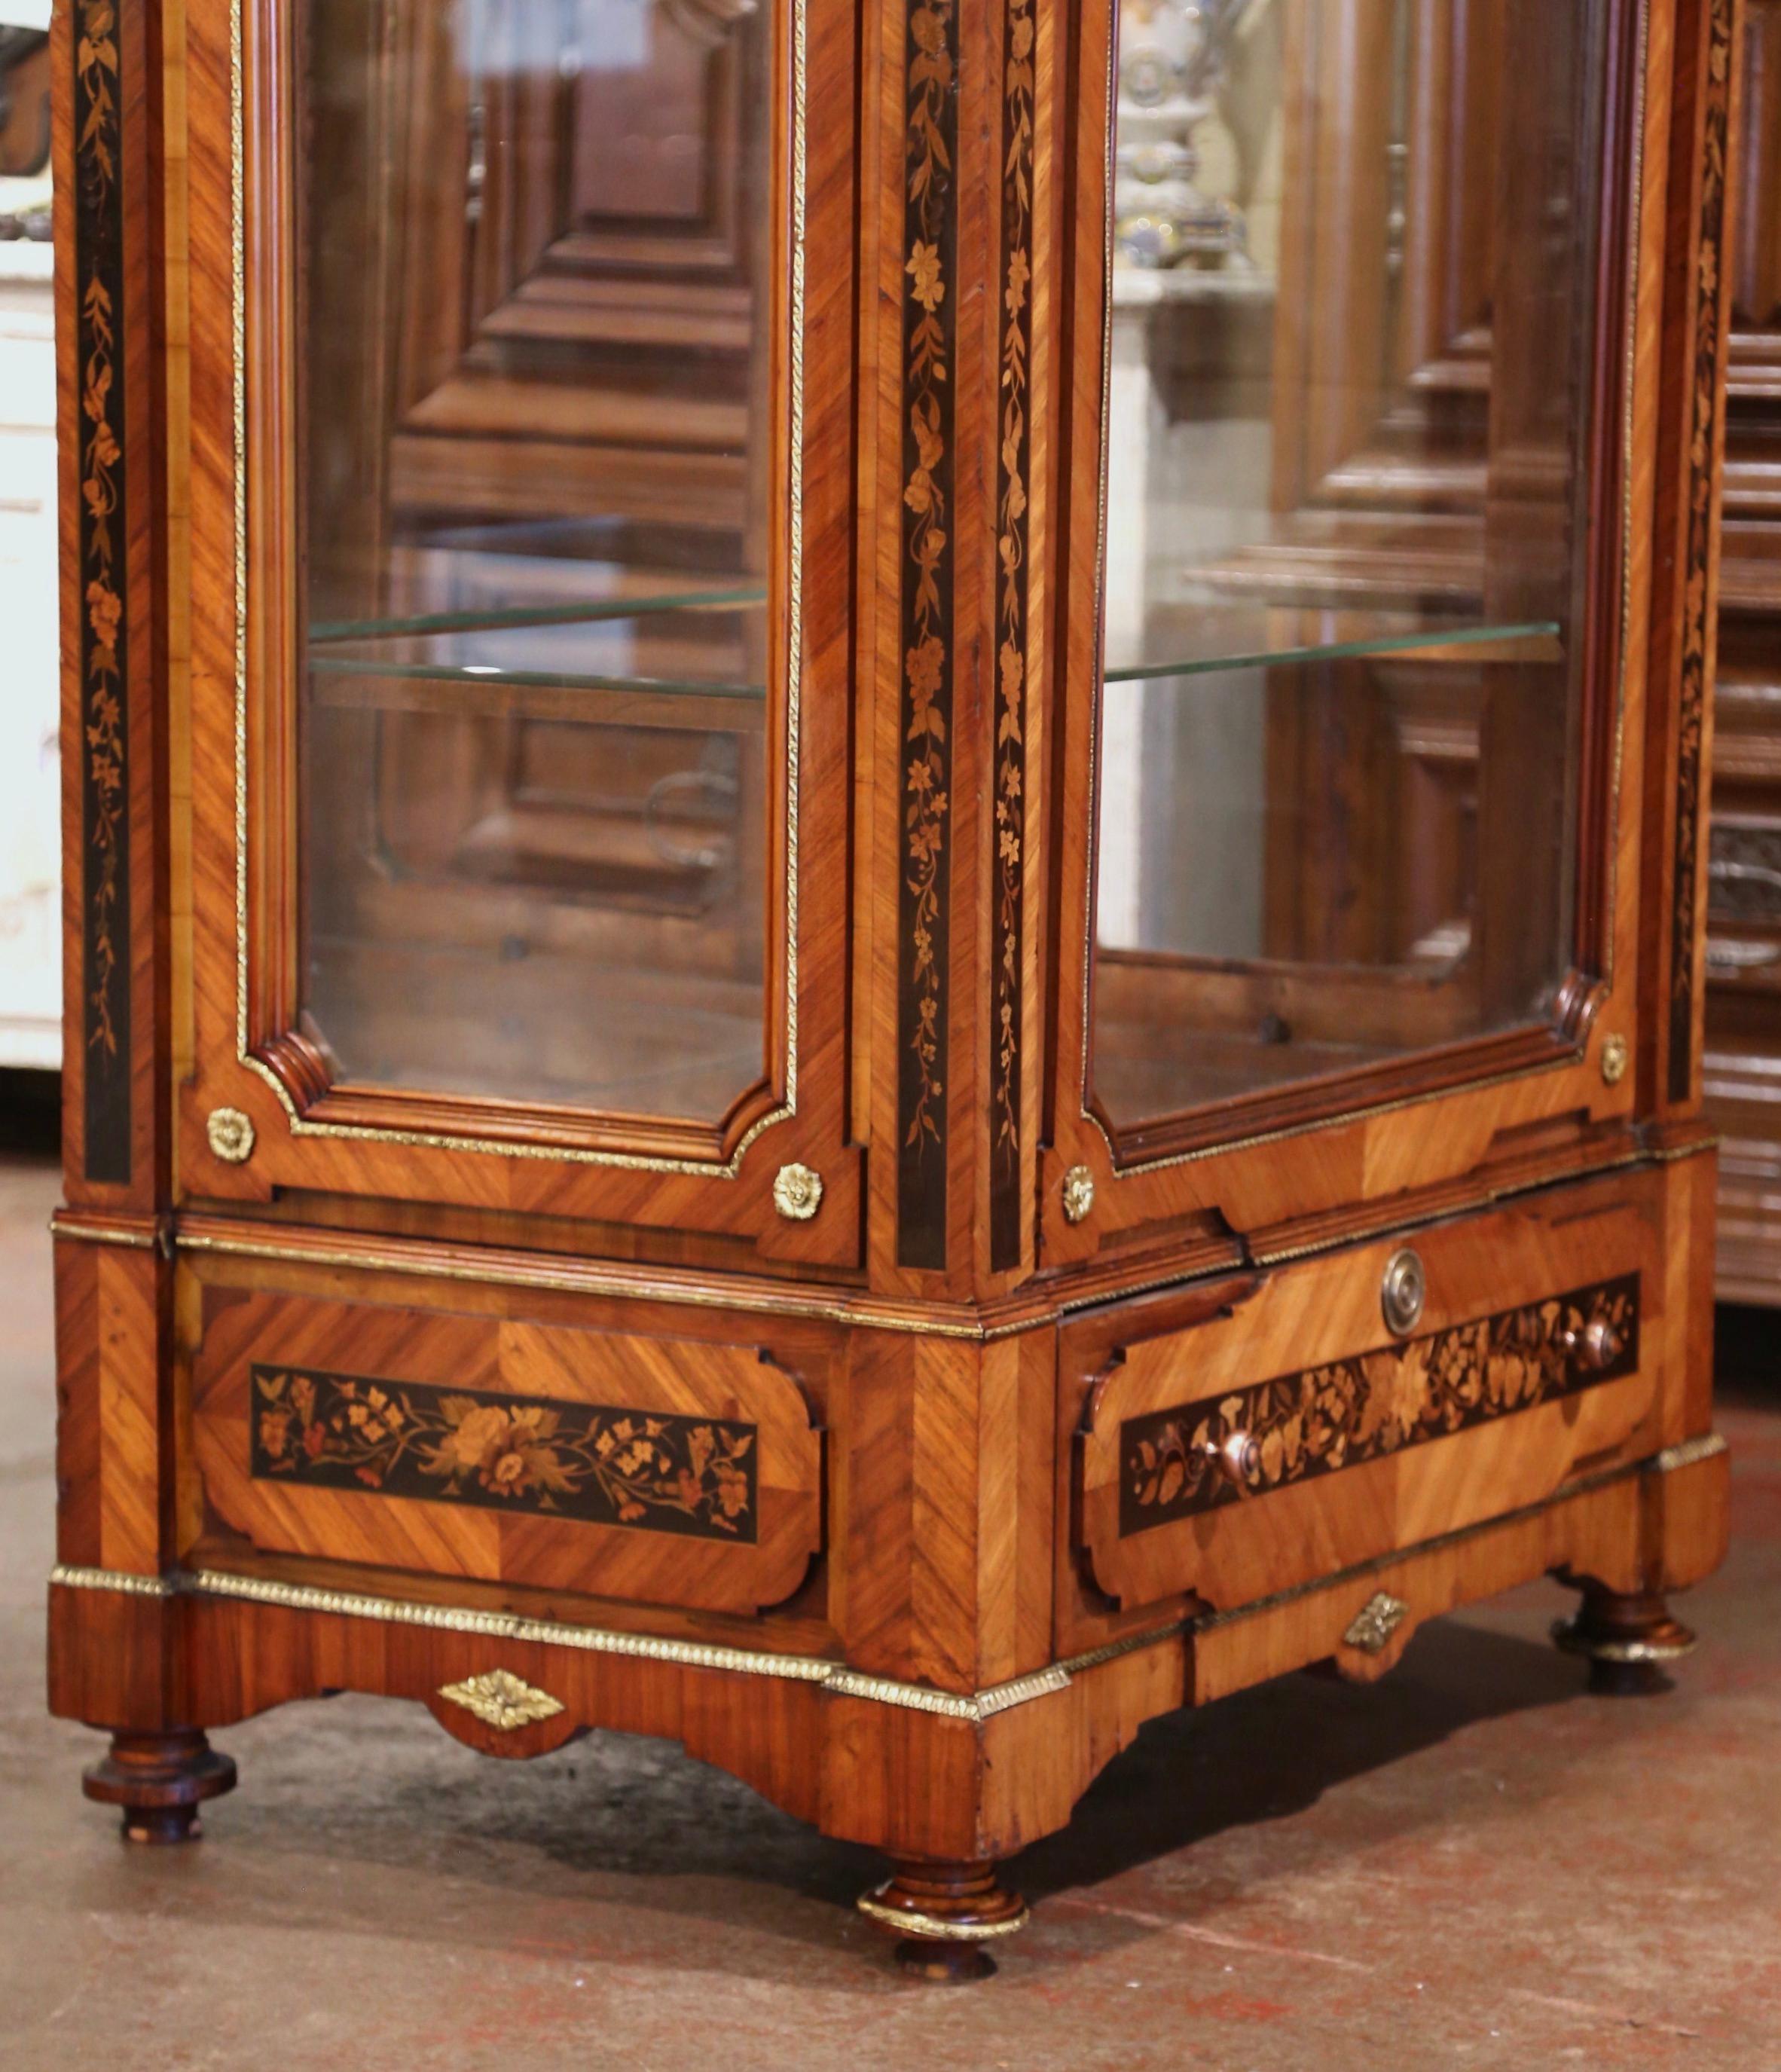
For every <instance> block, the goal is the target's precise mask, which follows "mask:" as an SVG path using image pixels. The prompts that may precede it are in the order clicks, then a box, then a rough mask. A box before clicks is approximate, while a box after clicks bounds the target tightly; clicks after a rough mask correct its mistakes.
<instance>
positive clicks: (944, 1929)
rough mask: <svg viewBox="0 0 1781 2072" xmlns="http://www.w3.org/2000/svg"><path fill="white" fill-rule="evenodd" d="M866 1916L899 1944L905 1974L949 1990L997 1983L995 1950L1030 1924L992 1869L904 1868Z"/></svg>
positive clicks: (868, 1903) (864, 1898) (867, 1901)
mask: <svg viewBox="0 0 1781 2072" xmlns="http://www.w3.org/2000/svg"><path fill="white" fill-rule="evenodd" d="M859 1909H860V1911H861V1913H862V1914H866V1915H868V1916H869V1917H870V1918H871V1919H872V1920H874V1921H876V1922H878V1923H879V1924H880V1925H881V1926H883V1927H886V1928H888V1929H890V1930H891V1931H892V1932H893V1933H894V1934H895V1935H896V1936H897V1937H898V1938H899V1940H898V1942H897V1962H898V1963H899V1964H901V1965H902V1967H903V1969H904V1970H905V1971H913V1972H914V1973H915V1975H916V1976H917V1977H918V1978H923V1979H933V1980H935V1981H936V1983H938V1984H945V1985H962V1984H965V1983H967V1982H968V1981H969V1980H970V1979H987V1978H989V1977H990V1976H991V1975H993V1972H994V1971H995V1968H996V1967H995V1963H994V1961H993V1959H992V1958H991V1956H990V1955H989V1947H988V1946H989V1945H990V1944H993V1942H996V1941H997V1939H998V1938H1001V1937H1002V1936H1004V1935H1012V1934H1014V1931H1015V1930H1016V1929H1018V1928H1023V1927H1025V1926H1026V1902H1025V1901H1023V1900H1022V1899H1021V1898H1019V1897H1018V1895H1017V1894H1015V1893H1011V1892H1004V1891H1003V1890H1002V1887H1001V1886H1000V1885H998V1884H997V1882H996V1867H995V1865H994V1864H915V1863H899V1864H898V1865H897V1874H896V1876H895V1877H893V1878H892V1879H891V1881H889V1883H888V1884H886V1885H880V1886H879V1887H878V1889H877V1890H876V1891H875V1892H869V1893H862V1895H861V1897H860V1901H859Z"/></svg>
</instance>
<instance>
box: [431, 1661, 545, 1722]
mask: <svg viewBox="0 0 1781 2072" xmlns="http://www.w3.org/2000/svg"><path fill="white" fill-rule="evenodd" d="M439 1696H441V1697H442V1698H448V1699H450V1701H451V1703H452V1704H454V1705H462V1706H463V1708H464V1710H465V1711H466V1712H474V1713H475V1715H476V1716H477V1718H478V1719H479V1720H481V1721H482V1722H483V1725H484V1726H487V1727H492V1728H494V1729H495V1730H496V1733H503V1734H510V1733H512V1732H513V1731H514V1729H516V1727H529V1726H532V1725H535V1724H536V1723H537V1721H538V1720H548V1719H551V1718H553V1717H554V1716H555V1715H556V1714H557V1713H558V1712H561V1710H562V1704H561V1700H558V1699H556V1698H553V1697H552V1696H551V1695H550V1693H549V1692H548V1691H539V1690H535V1689H534V1688H533V1686H532V1685H531V1684H529V1683H526V1682H525V1681H524V1679H522V1678H520V1677H518V1676H516V1675H514V1674H513V1672H512V1670H511V1669H491V1670H490V1671H488V1672H487V1675H482V1676H467V1677H466V1678H465V1679H464V1680H463V1683H445V1684H442V1685H441V1686H440V1688H439Z"/></svg>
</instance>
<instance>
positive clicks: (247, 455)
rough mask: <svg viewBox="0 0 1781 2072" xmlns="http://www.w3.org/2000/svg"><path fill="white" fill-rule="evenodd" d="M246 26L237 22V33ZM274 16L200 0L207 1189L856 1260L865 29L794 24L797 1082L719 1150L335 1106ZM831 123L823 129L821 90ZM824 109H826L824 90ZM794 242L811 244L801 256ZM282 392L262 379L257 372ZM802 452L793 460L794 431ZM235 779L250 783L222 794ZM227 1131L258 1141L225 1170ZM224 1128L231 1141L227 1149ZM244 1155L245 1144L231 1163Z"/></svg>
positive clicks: (691, 1134) (789, 472)
mask: <svg viewBox="0 0 1781 2072" xmlns="http://www.w3.org/2000/svg"><path fill="white" fill-rule="evenodd" d="M237 4H240V6H241V17H240V19H239V22H237V21H235V20H232V19H231V16H232V8H233V7H234V6H236V5H237ZM286 13H287V10H286V9H285V8H283V7H282V6H279V5H278V4H277V0H194V4H193V6H191V10H190V13H189V17H188V20H187V39H188V43H187V60H188V63H187V76H188V78H189V80H190V81H191V103H190V106H191V117H190V183H191V187H190V199H191V224H192V226H193V254H192V256H193V265H192V272H191V280H192V293H191V427H190V430H191V458H192V467H191V528H192V531H191V537H192V549H193V569H194V576H195V582H194V597H193V622H194V623H193V629H192V631H193V652H192V667H191V679H190V686H189V729H190V733H189V738H190V741H191V754H192V763H191V767H192V772H193V781H192V784H191V851H190V854H191V894H190V902H189V919H190V927H191V955H190V963H189V976H190V985H191V1003H192V1009H191V1075H190V1078H189V1079H188V1081H187V1084H186V1085H185V1086H184V1087H183V1088H182V1090H181V1100H180V1104H179V1115H180V1133H179V1136H180V1154H181V1162H182V1167H183V1173H184V1175H185V1182H186V1185H187V1187H188V1188H189V1190H191V1192H193V1193H195V1194H199V1195H202V1196H204V1197H207V1198H212V1197H213V1198H220V1199H253V1200H261V1201H264V1200H266V1199H267V1198H269V1197H270V1195H271V1194H272V1193H273V1192H274V1190H276V1189H290V1190H316V1191H319V1192H331V1193H341V1194H351V1195H380V1196H384V1197H388V1198H396V1199H410V1200H419V1201H431V1202H441V1203H461V1204H467V1205H468V1204H475V1205H476V1206H479V1207H497V1208H500V1209H503V1210H516V1211H528V1210H534V1211H549V1213H550V1214H552V1215H558V1216H570V1217H574V1216H585V1217H597V1218H598V1220H599V1221H601V1222H602V1223H641V1224H646V1225H668V1226H674V1227H681V1228H685V1229H689V1230H695V1231H696V1230H701V1229H702V1230H712V1231H726V1232H733V1233H736V1232H739V1233H745V1234H749V1235H753V1236H754V1237H755V1238H756V1239H757V1240H758V1241H759V1244H760V1247H761V1248H762V1249H763V1250H764V1251H767V1252H778V1253H783V1254H784V1255H785V1256H789V1257H792V1258H797V1259H804V1260H811V1261H812V1262H816V1261H825V1262H830V1263H833V1264H846V1263H849V1262H851V1261H852V1260H854V1259H855V1258H856V1257H857V1256H858V1250H859V1236H858V1222H859V1218H858V1153H857V1152H856V1151H855V1150H854V1149H853V1147H852V1146H851V1145H849V1142H848V1141H847V1134H846V1133H847V1096H846V1086H845V1059H846V1055H847V1042H846V1026H847V1020H846V1017H847V999H846V985H845V976H846V972H847V954H848V953H847V890H846V872H845V857H846V855H847V853H848V845H849V832H848V808H849V784H848V782H847V778H846V771H847V770H848V767H849V755H850V739H849V733H850V729H849V714H850V712H851V708H852V673H853V672H852V660H851V656H850V652H849V598H848V595H847V586H846V585H845V582H841V581H837V579H836V578H835V576H834V575H833V573H832V568H833V560H832V557H825V556H823V555H821V553H819V549H818V543H821V542H823V541H827V540H829V539H831V538H833V537H834V534H835V532H836V531H837V528H843V529H845V528H846V526H847V525H848V524H849V520H850V517H851V512H852V508H853V484H852V463H853V449H854V435H853V422H852V417H853V339H852V335H851V331H850V329H849V327H847V326H845V325H837V324H836V323H833V321H822V320H821V319H818V317H817V316H816V313H815V311H814V310H813V309H812V305H811V302H810V301H809V300H808V298H807V282H808V283H810V284H811V285H812V287H813V288H815V289H816V291H817V293H818V296H819V298H820V300H821V302H822V303H823V304H824V305H825V309H826V306H828V305H829V304H830V303H831V302H833V300H834V296H833V291H832V290H831V289H830V288H829V285H828V284H829V282H831V281H836V282H840V283H841V285H842V286H843V289H844V296H843V299H844V300H845V290H846V288H847V287H848V285H849V284H850V283H851V282H852V280H853V275H854V269H855V266H856V263H857V261H856V230H855V224H854V222H853V183H852V181H851V179H849V177H847V176H846V174H845V168H846V166H849V164H850V163H851V161H852V156H853V147H854V138H853V125H851V123H850V122H849V121H845V120H843V121H835V120H833V119H832V116H833V111H834V109H836V108H837V105H839V103H840V102H841V101H843V100H849V99H850V97H848V96H846V95H845V94H842V95H837V93H836V92H835V89H834V83H835V81H836V80H837V78H839V79H843V80H846V79H851V77H852V76H853V68H854V66H855V63H856V56H855V38H856V27H855V24H854V23H853V19H852V18H851V15H850V14H849V12H848V11H847V10H843V9H841V8H837V7H834V6H822V7H817V8H811V7H810V6H809V5H808V0H798V4H797V5H796V6H793V5H787V6H784V7H782V8H781V9H780V10H778V11H777V13H776V14H775V31H774V34H775V59H774V64H775V85H774V91H773V99H774V104H775V108H777V109H785V110H788V111H792V114H793V118H794V119H793V120H792V121H778V120H776V121H775V124H774V134H775V145H774V155H775V162H774V170H773V184H774V194H775V207H774V212H773V222H774V229H773V236H774V240H775V254H774V265H773V277H774V278H775V281H776V282H779V283H781V284H783V286H782V290H781V292H780V294H779V295H778V296H776V298H775V302H776V307H775V335H774V343H773V348H772V349H773V369H774V380H773V390H774V397H775V401H774V412H775V423H774V430H773V437H774V442H775V450H777V451H779V452H780V453H781V454H792V456H793V458H792V462H791V463H790V464H789V465H784V466H782V467H781V469H780V470H779V480H778V482H777V483H776V484H775V492H774V501H775V520H774V527H773V531H774V535H775V540H774V549H773V553H774V563H775V568H776V570H777V574H776V576H775V578H774V580H773V581H772V583H771V591H772V602H771V605H770V607H769V610H770V618H771V635H770V648H771V654H772V656H773V663H772V666H771V669H770V672H769V681H770V685H771V692H770V697H769V740H768V763H769V767H787V766H788V763H790V761H791V760H792V759H791V758H790V757H788V754H787V748H786V744H787V742H788V740H792V739H795V740H796V759H795V760H796V767H795V770H794V771H792V778H791V779H790V781H788V783H785V784H784V785H783V786H775V791H776V794H777V796H775V799H774V800H773V804H772V810H771V828H772V834H771V841H772V853H771V868H770V871H769V881H770V882H771V883H772V884H774V885H775V886H776V887H778V888H779V897H778V898H775V900H774V901H773V902H771V906H770V915H769V971H770V973H771V979H770V984H769V989H768V1000H769V1005H768V1012H767V1046H766V1051H767V1056H768V1057H769V1058H771V1059H775V1060H776V1061H777V1063H775V1066H774V1067H773V1068H772V1069H771V1071H770V1072H769V1073H768V1074H767V1076H766V1077H765V1078H763V1080H762V1081H761V1082H760V1083H758V1084H757V1085H756V1086H755V1087H754V1088H753V1089H752V1090H751V1091H750V1092H749V1093H747V1095H745V1096H743V1097H742V1099H741V1100H738V1102H737V1103H736V1104H734V1106H733V1107H732V1108H731V1110H730V1113H729V1114H728V1116H726V1117H725V1118H724V1120H722V1123H721V1124H715V1125H708V1124H690V1123H682V1122H678V1121H674V1120H666V1119H660V1118H650V1117H639V1118H626V1117H620V1116H599V1115H595V1114H593V1113H589V1112H581V1111H578V1110H571V1109H562V1108H546V1107H542V1106H541V1107H537V1108H533V1107H529V1106H527V1105H524V1104H511V1103H503V1104H492V1103H483V1102H478V1101H475V1100H459V1099H452V1098H450V1097H443V1096H429V1095H424V1094H417V1093H413V1092H408V1091H393V1090H389V1089H370V1088H365V1089H360V1088H357V1087H351V1086H347V1085H341V1086H335V1085H331V1083H330V1082H329V1075H328V1071H327V1067H326V1065H325V1064H324V1063H323V1059H322V1058H321V1057H320V1055H319V1053H318V1051H317V1050H315V1046H312V1045H311V1044H310V1043H308V1042H306V1040H305V1039H304V1038H302V1036H301V1035H300V1034H298V1032H297V1030H296V1021H297V1015H296V1004H297V1001H296V990H295V976H296V956H297V944H298V933H297V925H298V912H297V896H298V895H297V881H298V872H297V846H296V845H297V835H296V829H297V816H296V810H295V807H296V794H295V784H296V771H295V758H294V717H295V709H296V681H295V654H296V647H295V627H294V594H295V553H296V547H295V537H294V536H295V525H294V510H295V501H294V485H295V479H296V472H297V471H296V466H295V451H296V449H295V446H294V409H293V405H292V397H291V384H290V376H289V370H290V368H291V367H292V366H293V365H294V357H293V356H294V343H293V340H294V308H293V305H294V296H293V294H292V292H291V284H292V271H291V262H290V243H291V230H290V226H291V223H292V220H293V211H292V200H293V184H292V172H291V166H290V151H291V150H292V149H293V148H294V131H293V128H292V125H291V124H290V121H289V120H288V119H287V118H288V109H289V105H290V97H291V93H292V85H291V80H290V56H291V53H290V37H289V35H288V34H287V33H286V32H284V31H282V28H281V26H280V24H281V22H282V18H283V17H284V16H285V15H286ZM825 80H826V81H827V82H828V86H827V88H826V99H825V101H823V103H822V104H821V105H825V106H826V107H827V108H828V109H829V110H830V119H825V121H823V122H822V123H820V124H816V125H812V126H811V128H810V129H809V130H808V133H807V132H806V131H805V130H804V126H803V111H804V107H805V106H806V105H808V103H809V102H810V101H812V98H813V96H812V92H811V84H812V81H815V82H819V83H820V82H822V81H825ZM824 91H825V90H824V88H822V87H821V84H818V86H817V93H819V94H821V93H823V92H824ZM800 226H801V235H800ZM264 368H271V369H275V370H277V373H276V375H275V376H274V378H273V379H270V380H259V381H257V380H255V379H254V378H253V376H254V372H255V371H256V370H258V369H264ZM795 422H798V423H801V438H796V439H795V438H794V430H793V427H794V423H795ZM225 773H232V782H231V781H230V775H226V774H225ZM219 1110H224V1111H235V1112H238V1113H240V1114H241V1115H242V1116H245V1118H246V1120H247V1122H248V1124H249V1128H250V1135H251V1143H252V1152H251V1156H249V1157H247V1158H245V1159H241V1160H232V1159H231V1158H229V1157H228V1155H227V1153H226V1152H224V1153H222V1154H219V1153H218V1151H217V1149H216V1141H217V1139H216V1136H215V1135H214V1134H213V1133H212V1128H211V1124H212V1119H213V1117H214V1116H216V1114H217V1112H218V1111H219ZM224 1140H225V1141H228V1127H227V1125H226V1124H225V1126H224ZM233 1141H235V1142H237V1143H238V1142H239V1141H240V1137H239V1135H238V1134H237V1137H236V1138H235V1139H234V1140H233ZM792 1164H796V1165H804V1166H807V1167H808V1168H809V1169H811V1170H812V1171H814V1172H816V1173H817V1174H820V1175H821V1179H822V1182H823V1186H824V1190H825V1191H824V1198H823V1202H822V1207H821V1212H820V1213H819V1214H818V1215H816V1217H814V1218H812V1219H809V1220H808V1221H804V1222H799V1221H794V1220H790V1219H787V1218H785V1217H784V1216H781V1215H775V1213H774V1211H773V1208H772V1205H771V1195H772V1190H773V1186H774V1182H775V1176H776V1175H777V1174H778V1173H779V1170H781V1169H782V1168H783V1167H784V1166H785V1165H792Z"/></svg>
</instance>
